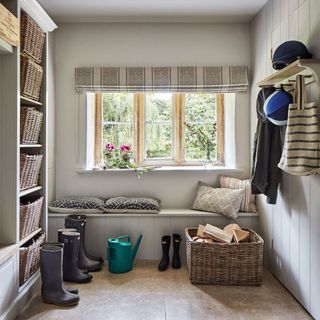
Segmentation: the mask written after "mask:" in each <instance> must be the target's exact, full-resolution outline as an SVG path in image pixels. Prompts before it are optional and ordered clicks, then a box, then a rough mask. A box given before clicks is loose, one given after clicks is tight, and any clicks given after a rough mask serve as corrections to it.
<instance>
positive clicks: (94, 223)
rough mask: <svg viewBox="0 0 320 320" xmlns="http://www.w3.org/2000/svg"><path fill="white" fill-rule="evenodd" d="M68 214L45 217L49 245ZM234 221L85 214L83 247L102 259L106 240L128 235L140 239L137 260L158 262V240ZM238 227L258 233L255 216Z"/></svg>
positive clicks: (213, 216) (181, 212)
mask: <svg viewBox="0 0 320 320" xmlns="http://www.w3.org/2000/svg"><path fill="white" fill-rule="evenodd" d="M67 215H68V214H61V213H49V224H48V234H49V241H56V238H57V229H59V228H62V227H64V218H65V217H66V216H67ZM233 222H234V221H233V220H231V219H228V218H226V217H224V216H222V215H220V214H217V213H209V212H203V211H195V210H191V209H164V210H161V211H160V212H159V213H157V214H143V213H142V214H139V213H134V214H133V213H116V214H110V213H97V214H87V227H86V243H87V247H88V248H89V249H90V251H92V253H95V254H99V255H102V256H104V257H105V256H106V246H107V239H108V238H110V237H118V236H120V235H125V234H128V235H130V236H131V238H132V241H133V242H135V241H136V239H137V237H138V235H139V234H140V233H141V234H143V239H142V242H141V245H140V249H139V251H138V255H137V258H139V259H151V260H158V259H160V257H161V236H162V235H165V234H168V235H171V234H173V233H179V234H180V235H181V236H182V237H183V239H184V229H185V228H186V227H196V226H198V224H200V223H201V224H206V223H210V224H212V225H215V226H218V227H224V226H225V225H227V224H229V223H233ZM238 223H239V224H240V226H241V227H246V228H250V229H254V230H255V231H257V232H259V230H258V228H259V215H258V213H251V212H240V213H239V217H238ZM181 256H182V260H183V261H184V260H185V243H184V241H183V243H182V247H181Z"/></svg>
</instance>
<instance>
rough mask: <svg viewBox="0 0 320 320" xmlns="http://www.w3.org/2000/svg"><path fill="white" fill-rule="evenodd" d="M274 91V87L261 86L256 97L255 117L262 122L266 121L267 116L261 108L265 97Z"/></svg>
mask: <svg viewBox="0 0 320 320" xmlns="http://www.w3.org/2000/svg"><path fill="white" fill-rule="evenodd" d="M275 91H276V89H275V88H274V87H267V88H262V89H261V90H260V91H259V94H258V98H257V105H256V107H257V117H258V119H259V120H260V121H262V122H267V121H268V120H267V116H266V114H265V112H264V110H263V106H264V103H265V101H266V100H267V98H268V97H269V96H270V95H271V94H273V93H274V92H275Z"/></svg>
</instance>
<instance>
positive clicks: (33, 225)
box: [20, 197, 43, 239]
mask: <svg viewBox="0 0 320 320" xmlns="http://www.w3.org/2000/svg"><path fill="white" fill-rule="evenodd" d="M42 204H43V197H40V198H39V197H30V198H27V199H25V201H24V203H23V204H20V239H23V238H24V237H26V236H27V235H28V234H30V233H31V232H32V231H34V230H36V229H37V228H39V225H40V218H41V209H42Z"/></svg>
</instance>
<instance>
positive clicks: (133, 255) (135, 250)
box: [132, 234, 142, 262]
mask: <svg viewBox="0 0 320 320" xmlns="http://www.w3.org/2000/svg"><path fill="white" fill-rule="evenodd" d="M141 239H142V234H140V236H139V238H138V240H137V242H136V244H135V246H134V248H133V251H132V262H133V261H134V258H135V257H136V254H137V251H138V249H139V245H140V242H141Z"/></svg>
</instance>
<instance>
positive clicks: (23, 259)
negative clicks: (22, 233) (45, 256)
mask: <svg viewBox="0 0 320 320" xmlns="http://www.w3.org/2000/svg"><path fill="white" fill-rule="evenodd" d="M44 237H45V234H44V233H42V232H41V233H40V234H38V235H37V236H35V237H34V238H33V239H31V240H29V241H28V242H26V243H25V244H24V245H23V246H22V247H20V248H19V257H20V259H19V285H20V286H21V285H23V284H24V283H25V282H26V281H27V280H28V279H29V278H30V277H31V276H32V275H33V274H34V273H35V272H36V271H37V270H38V269H39V265H40V246H41V244H42V243H43V241H44Z"/></svg>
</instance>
